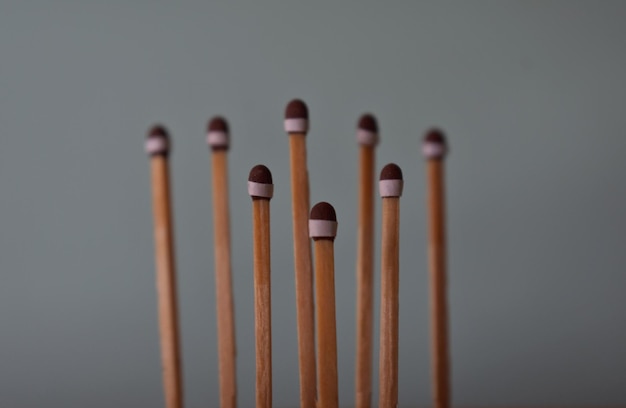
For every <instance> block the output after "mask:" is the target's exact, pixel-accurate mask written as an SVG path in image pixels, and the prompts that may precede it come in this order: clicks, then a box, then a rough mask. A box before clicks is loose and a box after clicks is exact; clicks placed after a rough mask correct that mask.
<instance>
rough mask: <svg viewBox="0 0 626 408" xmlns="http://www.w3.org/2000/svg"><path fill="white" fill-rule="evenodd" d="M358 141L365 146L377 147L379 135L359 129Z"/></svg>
mask: <svg viewBox="0 0 626 408" xmlns="http://www.w3.org/2000/svg"><path fill="white" fill-rule="evenodd" d="M356 140H357V141H358V142H359V144H361V145H363V146H376V145H377V144H378V133H376V132H372V131H369V130H365V129H358V130H357V131H356Z"/></svg>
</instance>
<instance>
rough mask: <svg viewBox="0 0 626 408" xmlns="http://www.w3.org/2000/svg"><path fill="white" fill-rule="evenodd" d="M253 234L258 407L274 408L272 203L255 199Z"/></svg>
mask: <svg viewBox="0 0 626 408" xmlns="http://www.w3.org/2000/svg"><path fill="white" fill-rule="evenodd" d="M252 213H253V214H252V215H253V217H252V218H253V224H254V225H253V227H254V228H253V231H254V237H253V238H254V334H255V346H256V408H270V407H271V406H272V309H271V290H270V283H271V279H270V271H271V267H270V201H269V200H264V199H255V200H252Z"/></svg>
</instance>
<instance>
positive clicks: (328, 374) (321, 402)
mask: <svg viewBox="0 0 626 408" xmlns="http://www.w3.org/2000/svg"><path fill="white" fill-rule="evenodd" d="M315 305H316V310H315V312H316V317H317V333H318V335H317V367H318V369H319V374H318V379H317V381H318V387H319V395H318V408H337V406H338V405H339V397H338V391H337V328H336V322H335V255H334V247H333V241H331V240H329V239H318V240H317V241H315Z"/></svg>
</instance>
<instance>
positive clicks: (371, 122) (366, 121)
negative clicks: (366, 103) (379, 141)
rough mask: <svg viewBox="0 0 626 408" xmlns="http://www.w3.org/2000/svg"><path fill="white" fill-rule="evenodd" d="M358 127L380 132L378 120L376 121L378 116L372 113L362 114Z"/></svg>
mask: <svg viewBox="0 0 626 408" xmlns="http://www.w3.org/2000/svg"><path fill="white" fill-rule="evenodd" d="M358 128H359V129H362V130H367V131H368V132H372V133H378V122H377V121H376V117H375V116H374V115H372V114H371V113H366V114H364V115H362V116H361V118H360V119H359V123H358Z"/></svg>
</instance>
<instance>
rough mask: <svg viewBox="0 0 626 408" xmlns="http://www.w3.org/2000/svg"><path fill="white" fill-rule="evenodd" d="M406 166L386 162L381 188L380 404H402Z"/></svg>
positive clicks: (393, 407) (389, 406)
mask: <svg viewBox="0 0 626 408" xmlns="http://www.w3.org/2000/svg"><path fill="white" fill-rule="evenodd" d="M402 187H403V181H402V170H400V167H398V166H397V165H396V164H393V163H390V164H388V165H386V166H385V167H384V168H383V170H382V172H381V173H380V181H379V184H378V189H379V191H380V196H381V197H382V199H383V227H382V249H381V267H380V269H381V270H380V275H381V285H380V353H379V400H378V407H379V408H396V406H397V405H398V308H399V298H398V289H399V264H400V259H399V255H400V249H399V248H400V196H401V195H402Z"/></svg>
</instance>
